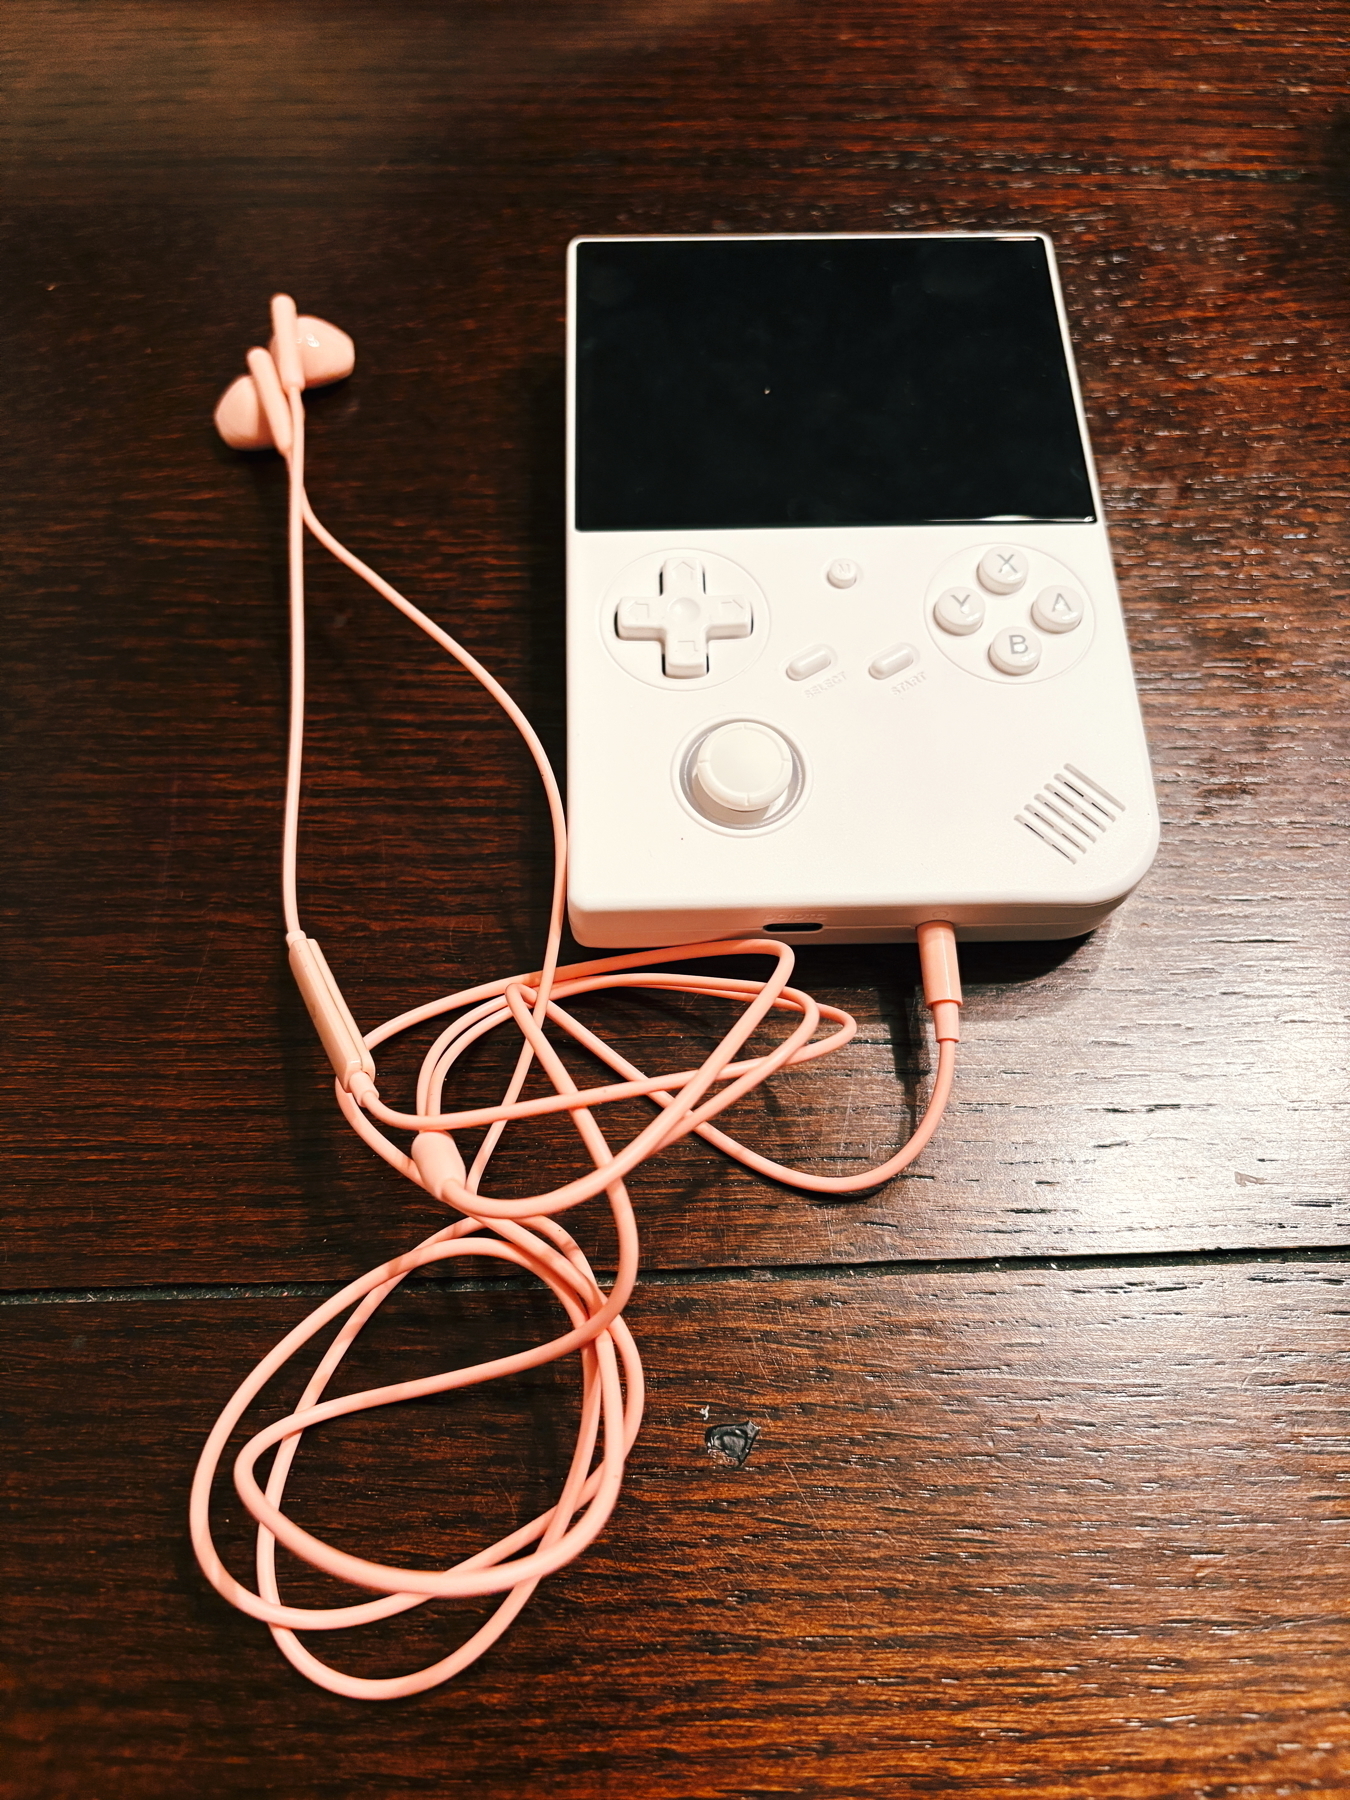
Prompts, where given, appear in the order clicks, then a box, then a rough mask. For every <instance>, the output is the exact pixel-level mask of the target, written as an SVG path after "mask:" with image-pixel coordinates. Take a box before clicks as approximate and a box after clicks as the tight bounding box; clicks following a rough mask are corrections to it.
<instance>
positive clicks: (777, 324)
mask: <svg viewBox="0 0 1350 1800" xmlns="http://www.w3.org/2000/svg"><path fill="white" fill-rule="evenodd" d="M576 438H577V442H576V523H577V527H578V529H579V530H582V531H637V530H649V531H672V532H684V531H692V530H698V529H709V530H711V529H715V528H718V527H756V526H763V527H768V526H785V525H923V524H940V523H944V522H969V523H974V522H978V521H981V520H995V519H1006V520H1015V519H1032V520H1043V521H1052V522H1053V521H1080V520H1090V519H1092V518H1093V517H1094V513H1093V505H1092V488H1091V484H1090V482H1089V480H1088V471H1087V461H1086V457H1085V455H1084V451H1083V444H1082V441H1081V438H1080V435H1079V430H1078V421H1077V417H1076V414H1075V411H1074V403H1073V390H1072V387H1071V385H1070V380H1069V372H1068V368H1067V366H1066V363H1065V351H1064V345H1063V341H1062V339H1061V336H1060V328H1059V319H1058V316H1057V314H1056V310H1055V301H1054V293H1053V289H1052V287H1051V282H1050V271H1049V268H1048V265H1047V257H1046V252H1045V246H1044V245H1043V244H1042V243H1041V241H1040V240H1039V239H1036V238H1027V239H1020V240H1018V239H1014V240H1001V239H978V238H952V239H932V238H930V239H922V238H901V237H896V238H884V237H883V238H844V239H839V238H826V237H820V238H806V239H787V240H783V239H777V240H775V239H771V238H764V239H757V240H750V241H741V242H736V241H728V242H725V243H724V242H719V241H717V240H713V241H711V242H709V241H705V240H690V239H683V240H681V239H668V240H664V241H656V242H652V241H643V240H641V239H628V240H618V241H609V242H601V243H586V244H580V245H578V247H577V307H576Z"/></svg>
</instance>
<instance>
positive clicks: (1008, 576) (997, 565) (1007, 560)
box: [976, 544, 1029, 594]
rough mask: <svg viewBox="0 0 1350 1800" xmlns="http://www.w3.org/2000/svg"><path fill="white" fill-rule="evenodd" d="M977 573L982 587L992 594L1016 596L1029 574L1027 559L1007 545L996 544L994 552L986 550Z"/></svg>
mask: <svg viewBox="0 0 1350 1800" xmlns="http://www.w3.org/2000/svg"><path fill="white" fill-rule="evenodd" d="M976 572H977V574H978V575H979V577H980V586H981V587H986V588H988V589H989V592H990V593H991V594H1015V593H1016V592H1017V590H1018V588H1020V587H1022V586H1023V585H1024V583H1025V582H1026V578H1027V575H1028V573H1029V571H1028V568H1027V559H1026V557H1025V556H1024V555H1023V554H1022V552H1021V551H1020V550H1014V549H1012V548H1010V547H1009V546H1008V545H1007V544H995V546H994V548H993V549H992V550H986V551H985V553H984V555H983V556H982V557H981V558H980V566H979V569H978V570H977V571H976Z"/></svg>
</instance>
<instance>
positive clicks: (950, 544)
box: [567, 232, 1158, 947]
mask: <svg viewBox="0 0 1350 1800" xmlns="http://www.w3.org/2000/svg"><path fill="white" fill-rule="evenodd" d="M923 235H943V236H948V235H968V234H923ZM970 235H981V236H992V237H1003V236H1016V237H1020V238H1025V237H1027V236H1030V235H1033V234H1030V233H1025V232H1020V233H981V234H970ZM1035 235H1039V234H1035ZM581 241H595V240H578V242H581ZM715 241H717V242H726V241H727V240H726V238H725V237H722V236H719V237H718V238H717V239H716V240H715ZM1042 241H1044V242H1045V244H1046V250H1047V256H1048V260H1049V266H1050V270H1051V277H1052V282H1053V286H1054V292H1055V304H1056V307H1057V309H1058V312H1059V320H1060V329H1061V333H1062V336H1063V342H1064V351H1065V360H1066V362H1067V364H1068V367H1069V372H1070V377H1071V380H1072V384H1073V392H1074V402H1075V406H1076V408H1077V412H1078V421H1079V429H1080V431H1081V433H1082V439H1083V446H1084V451H1085V454H1086V455H1087V460H1088V469H1089V476H1090V479H1091V482H1092V491H1093V499H1094V511H1095V512H1096V514H1097V520H1098V522H1097V523H1095V524H1050V525H1046V524H1036V525H1027V524H1023V523H1020V522H1019V523H1015V524H1014V523H1007V524H996V525H989V524H979V525H921V526H870V527H863V528H858V527H839V528H834V527H825V528H822V527H815V526H812V527H802V528H789V529H756V530H716V531H702V532H699V533H697V534H694V535H693V536H692V537H690V536H687V535H686V536H683V537H680V538H679V539H678V540H674V539H671V538H669V537H667V536H662V535H658V534H655V533H651V532H630V531H587V532H582V531H578V530H576V528H575V525H574V523H573V521H574V519H575V506H574V492H573V467H574V435H573V424H574V418H575V374H576V367H575V324H576V291H575V284H576V244H575V243H574V244H573V245H572V247H571V250H570V253H569V259H568V317H569V333H568V473H567V505H568V538H567V692H568V811H569V825H570V837H571V859H570V865H569V877H568V904H569V914H570V919H571V924H572V929H573V931H574V932H575V934H576V936H577V938H578V939H579V940H580V941H581V942H582V943H584V944H590V945H595V946H598V947H617V946H629V945H645V944H661V943H691V942H697V941H700V940H702V939H708V938H719V937H727V936H731V935H738V934H742V933H756V934H763V935H769V936H773V937H781V938H783V939H785V940H787V941H790V942H795V941H800V942H811V943H848V942H862V943H867V942H893V941H898V940H909V939H912V938H913V936H914V927H915V926H916V925H917V924H919V923H922V922H923V921H924V920H928V919H945V920H949V921H950V922H951V923H952V924H954V925H955V926H956V928H957V935H958V937H960V938H964V939H978V938H984V939H999V938H1005V939H1006V938H1024V939H1025V938H1063V937H1071V936H1075V935H1077V934H1079V933H1082V932H1086V931H1090V930H1092V929H1093V928H1094V927H1095V926H1097V925H1099V924H1100V923H1101V921H1102V920H1103V919H1104V918H1105V917H1106V916H1107V915H1108V914H1109V913H1110V912H1111V911H1112V909H1113V908H1114V907H1116V906H1118V905H1119V904H1120V902H1121V901H1122V900H1124V899H1125V897H1126V895H1127V894H1129V892H1130V890H1131V889H1132V888H1133V887H1134V886H1135V885H1136V883H1137V882H1138V881H1139V880H1140V879H1141V878H1142V876H1143V875H1144V874H1145V873H1146V871H1147V870H1148V868H1149V865H1150V863H1151V862H1152V860H1153V857H1154V853H1155V851H1156V848H1157V842H1158V821H1157V810H1156V804H1155V799H1154V792H1153V783H1152V778H1151V774H1150V770H1149V761H1148V750H1147V745H1146V743H1145V739H1144V731H1143V724H1142V721H1141V718H1140V714H1139V704H1138V699H1137V696H1136V692H1135V686H1134V678H1133V674H1132V671H1131V666H1130V656H1129V649H1128V646H1127V643H1126V639H1125V628H1124V622H1123V619H1122V616H1121V608H1120V600H1119V596H1118V593H1117V590H1116V583H1115V575H1114V572H1113V569H1112V564H1111V552H1110V546H1109V543H1108V540H1107V532H1106V527H1105V524H1104V523H1103V522H1102V504H1101V496H1100V492H1099V490H1098V486H1097V479H1096V472H1095V470H1094V469H1093V467H1092V461H1091V452H1090V448H1089V441H1088V435H1087V427H1086V422H1085V420H1084V418H1083V409H1082V399H1081V395H1080V393H1079V389H1078V383H1077V378H1076V375H1075V373H1074V369H1073V358H1072V354H1071V351H1070V347H1069V337H1068V327H1067V322H1066V320H1065V316H1064V306H1063V299H1062V296H1061V294H1060V289H1059V283H1058V277H1057V275H1056V272H1055V265H1054V254H1053V249H1052V248H1051V246H1050V244H1049V240H1048V239H1043V240H1042ZM994 547H1006V548H1008V549H1010V550H1016V551H1020V552H1021V553H1022V555H1023V556H1025V557H1026V559H1027V564H1028V569H1029V574H1028V578H1027V580H1026V581H1025V582H1024V583H1023V584H1022V586H1021V587H1020V588H1019V589H1018V590H1017V591H1015V592H1013V593H1011V594H999V593H996V592H993V591H991V590H990V588H988V587H987V586H984V585H982V584H981V583H980V581H979V579H978V573H977V570H978V565H979V563H980V560H981V558H982V557H983V556H984V555H985V553H986V552H987V551H989V550H990V549H991V548H994ZM675 558H691V559H693V560H694V561H696V562H697V563H699V564H700V565H701V566H702V568H703V570H704V579H705V584H706V588H707V591H708V592H709V593H710V594H711V593H713V592H715V591H730V590H731V589H732V588H734V589H735V591H736V594H737V595H738V596H740V597H744V596H746V595H748V596H749V597H750V599H751V602H752V606H753V611H754V628H753V631H752V632H751V634H750V636H749V637H748V638H728V639H723V640H718V639H714V640H713V641H712V642H710V644H709V657H708V662H709V669H708V673H707V674H706V675H704V676H698V677H694V678H688V677H684V678H671V677H669V676H665V675H663V673H662V659H661V646H660V644H659V643H657V642H654V641H624V640H621V639H620V638H619V636H618V634H617V630H616V610H617V606H618V602H619V601H620V600H621V599H623V598H625V596H626V594H627V593H628V592H629V591H633V590H636V591H637V592H639V593H655V592H656V591H657V588H658V586H659V571H660V570H661V568H662V567H663V566H664V565H665V564H666V563H668V562H669V561H671V560H672V559H675ZM848 564H852V565H853V568H852V569H850V568H849V567H847V566H846V565H848ZM1056 585H1065V586H1068V587H1071V588H1072V589H1073V590H1074V591H1075V593H1076V594H1077V595H1078V596H1080V597H1081V598H1082V599H1084V600H1085V602H1086V606H1085V616H1084V617H1083V619H1082V621H1081V623H1079V624H1077V625H1076V626H1074V627H1073V628H1072V629H1069V630H1052V631H1049V632H1047V631H1044V630H1041V629H1039V628H1038V627H1033V626H1032V625H1031V609H1032V607H1033V605H1034V604H1035V602H1036V600H1037V598H1038V596H1039V595H1041V594H1042V593H1043V592H1045V591H1046V589H1047V588H1053V587H1055V586H1056ZM953 587H954V588H970V589H972V590H973V591H974V592H975V594H976V596H977V598H978V599H979V600H980V601H982V603H983V606H984V609H985V617H984V622H983V625H982V626H981V627H980V628H979V629H977V630H975V631H973V632H968V633H965V634H962V635H957V634H953V633H950V632H946V631H944V630H943V629H942V628H941V627H940V626H939V624H938V623H937V621H936V619H935V617H934V607H935V602H936V600H937V599H938V598H939V597H940V595H941V594H942V593H943V592H945V591H947V589H948V588H953ZM1004 631H1011V632H1013V633H1014V634H1020V633H1022V632H1026V634H1027V635H1028V636H1030V637H1031V638H1032V639H1033V640H1034V642H1035V644H1036V646H1037V647H1038V648H1039V650H1040V653H1041V660H1040V663H1039V664H1038V666H1037V667H1036V668H1035V669H1034V670H1033V671H1031V672H1030V673H1023V674H1005V673H1003V672H1001V670H1000V669H999V668H998V667H997V666H996V665H995V663H994V662H993V661H992V660H991V658H990V654H989V651H990V645H991V642H992V639H993V638H994V636H995V635H997V634H998V633H999V632H1004ZM905 646H908V647H909V648H910V649H912V650H913V652H914V655H913V659H912V660H910V661H908V663H907V665H906V666H903V667H899V668H896V669H895V670H894V672H893V673H890V674H889V675H887V676H886V677H884V678H878V677H877V676H876V675H873V674H872V673H870V670H871V668H872V666H873V665H874V664H878V665H879V666H880V667H882V668H887V667H889V666H891V665H893V664H894V663H895V662H896V661H897V660H898V661H900V662H904V661H905V658H904V647H905ZM823 652H828V653H829V661H828V663H827V664H825V666H823V667H820V668H817V669H816V670H815V672H814V673H811V674H809V675H806V676H800V677H798V678H796V679H794V678H793V674H792V673H790V672H789V666H790V665H792V667H793V668H794V669H798V668H800V667H802V666H812V665H815V664H818V663H819V662H820V660H821V654H822V653H823ZM887 652H892V653H893V654H892V655H891V656H890V658H889V661H888V659H887V657H886V653H887ZM736 720H748V721H752V722H755V723H758V724H763V725H768V726H770V727H771V728H772V729H773V730H774V731H775V732H777V733H778V734H779V735H780V736H781V737H782V738H784V739H785V740H786V741H787V743H788V744H789V745H791V746H792V747H793V750H794V752H795V753H796V755H797V758H798V763H799V775H798V779H797V781H796V782H795V784H794V787H793V789H792V790H791V791H790V792H789V794H788V795H786V796H785V798H784V800H783V801H779V802H777V803H776V804H775V807H773V808H771V809H769V815H768V816H766V817H765V818H764V819H763V820H761V821H759V822H755V821H753V820H752V822H751V823H750V824H749V825H748V826H747V825H746V824H745V823H744V819H743V815H740V816H737V815H728V816H727V817H726V818H724V819H722V820H719V819H717V818H714V817H707V816H704V813H702V812H700V810H699V806H698V804H697V799H698V795H697V791H695V794H694V797H693V798H692V799H691V796H690V784H689V780H688V771H689V768H690V764H691V759H693V758H696V754H697V748H698V745H699V743H700V741H701V739H702V738H703V736H704V735H705V734H706V733H707V732H708V731H709V730H711V729H714V728H716V727H717V726H719V725H721V724H725V723H728V722H731V721H736ZM811 926H815V927H818V928H819V929H816V930H803V929H800V928H802V927H811ZM793 927H797V928H799V929H793Z"/></svg>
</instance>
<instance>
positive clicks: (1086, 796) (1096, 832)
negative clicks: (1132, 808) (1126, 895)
mask: <svg viewBox="0 0 1350 1800" xmlns="http://www.w3.org/2000/svg"><path fill="white" fill-rule="evenodd" d="M1124 811H1125V802H1124V801H1123V800H1117V799H1116V797H1115V795H1114V794H1108V793H1107V791H1106V789H1105V788H1104V787H1103V786H1102V784H1101V783H1100V782H1099V781H1094V780H1093V779H1092V777H1091V776H1090V775H1085V774H1084V773H1083V771H1082V770H1081V769H1076V768H1075V767H1074V766H1073V764H1072V763H1065V765H1064V767H1063V768H1062V769H1060V770H1059V772H1058V773H1057V774H1055V775H1052V776H1051V777H1050V779H1049V781H1047V782H1046V784H1045V786H1044V787H1043V788H1042V789H1041V790H1040V792H1039V793H1038V794H1036V795H1034V796H1033V797H1032V798H1031V799H1030V800H1028V801H1027V803H1026V805H1025V806H1024V807H1023V809H1022V811H1021V812H1020V813H1017V814H1016V815H1015V817H1016V820H1017V823H1018V824H1019V825H1025V826H1026V828H1027V830H1028V831H1030V832H1031V833H1032V834H1033V835H1034V836H1036V837H1038V838H1039V839H1040V840H1041V842H1042V843H1043V844H1048V845H1049V846H1050V848H1051V849H1052V850H1056V851H1058V852H1059V854H1060V855H1061V856H1064V857H1067V858H1068V860H1069V861H1070V862H1071V863H1076V862H1078V861H1080V860H1081V859H1082V857H1084V856H1085V855H1086V854H1087V852H1088V851H1089V850H1091V848H1092V846H1093V845H1094V844H1095V843H1097V842H1098V841H1099V839H1101V838H1102V837H1103V836H1104V835H1105V833H1106V832H1107V831H1108V830H1109V829H1110V827H1111V826H1112V825H1114V824H1115V822H1116V820H1117V819H1118V818H1119V817H1120V815H1121V814H1122V813H1123V812H1124Z"/></svg>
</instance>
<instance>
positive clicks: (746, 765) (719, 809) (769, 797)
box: [685, 719, 801, 828]
mask: <svg viewBox="0 0 1350 1800" xmlns="http://www.w3.org/2000/svg"><path fill="white" fill-rule="evenodd" d="M800 787H801V772H800V769H799V768H798V764H797V758H796V756H795V755H794V753H793V749H792V745H791V744H790V743H789V742H788V741H787V739H786V738H785V737H783V736H782V735H781V733H779V732H777V731H775V730H774V729H773V727H772V726H771V725H761V724H759V723H758V722H757V721H755V720H751V719H735V720H733V721H732V722H731V723H730V724H728V725H718V726H716V727H715V728H714V729H713V730H712V731H709V732H708V733H707V734H706V736H704V737H703V738H701V739H700V740H699V742H698V743H697V745H695V746H694V749H693V751H692V753H691V755H690V756H689V758H688V760H687V762H686V765H685V791H686V793H687V794H688V796H689V798H690V800H691V801H692V802H693V804H694V805H695V806H696V807H697V808H698V810H699V812H701V813H702V814H703V816H704V817H705V818H706V819H711V820H713V821H714V822H715V823H716V824H719V825H734V826H740V827H742V828H745V827H747V826H753V825H762V824H765V823H767V822H768V821H769V820H771V819H773V818H775V817H776V816H777V815H778V814H779V813H781V812H783V811H785V810H786V809H787V807H789V806H791V805H792V803H793V801H794V800H795V799H796V796H797V793H798V792H799V791H800Z"/></svg>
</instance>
